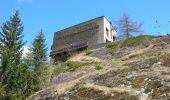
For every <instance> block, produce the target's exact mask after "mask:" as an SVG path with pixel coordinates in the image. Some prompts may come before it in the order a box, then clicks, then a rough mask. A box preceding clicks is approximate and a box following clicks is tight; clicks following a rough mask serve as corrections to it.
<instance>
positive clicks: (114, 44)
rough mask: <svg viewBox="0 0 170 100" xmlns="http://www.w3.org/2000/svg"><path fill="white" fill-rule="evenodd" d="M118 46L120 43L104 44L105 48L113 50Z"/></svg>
mask: <svg viewBox="0 0 170 100" xmlns="http://www.w3.org/2000/svg"><path fill="white" fill-rule="evenodd" d="M119 45H120V42H112V43H109V44H106V48H111V49H114V48H117V47H119Z"/></svg>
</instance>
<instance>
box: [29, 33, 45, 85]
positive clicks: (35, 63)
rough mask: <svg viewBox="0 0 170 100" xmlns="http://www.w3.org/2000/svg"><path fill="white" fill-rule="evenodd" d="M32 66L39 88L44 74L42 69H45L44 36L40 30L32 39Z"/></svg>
mask: <svg viewBox="0 0 170 100" xmlns="http://www.w3.org/2000/svg"><path fill="white" fill-rule="evenodd" d="M31 56H32V67H33V69H34V72H35V75H36V80H37V84H39V87H40V88H41V86H40V85H41V80H43V79H42V77H43V75H44V73H45V72H44V70H46V69H47V63H46V60H47V48H46V44H45V37H44V34H43V32H42V31H40V32H39V33H38V35H37V36H36V38H35V39H34V41H33V43H32V47H31Z"/></svg>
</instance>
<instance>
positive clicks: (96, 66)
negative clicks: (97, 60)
mask: <svg viewBox="0 0 170 100" xmlns="http://www.w3.org/2000/svg"><path fill="white" fill-rule="evenodd" d="M95 69H96V70H100V69H103V67H102V66H101V65H100V64H96V65H95Z"/></svg>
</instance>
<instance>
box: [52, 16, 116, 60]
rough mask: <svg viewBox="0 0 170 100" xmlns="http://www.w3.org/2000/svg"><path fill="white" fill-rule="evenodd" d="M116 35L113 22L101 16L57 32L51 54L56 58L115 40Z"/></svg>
mask: <svg viewBox="0 0 170 100" xmlns="http://www.w3.org/2000/svg"><path fill="white" fill-rule="evenodd" d="M115 36H116V32H115V30H114V28H113V26H112V24H111V23H110V22H109V21H108V20H107V19H106V18H105V17H104V16H101V17H98V18H95V19H92V20H89V21H86V22H83V23H80V24H78V25H75V26H72V27H69V28H66V29H63V30H61V31H58V32H55V34H54V39H53V46H52V52H51V54H50V56H51V57H53V58H55V57H56V56H57V55H61V54H63V53H67V52H71V51H74V50H79V49H85V48H93V47H94V46H95V45H99V44H102V43H106V42H108V41H110V42H113V41H114V39H115Z"/></svg>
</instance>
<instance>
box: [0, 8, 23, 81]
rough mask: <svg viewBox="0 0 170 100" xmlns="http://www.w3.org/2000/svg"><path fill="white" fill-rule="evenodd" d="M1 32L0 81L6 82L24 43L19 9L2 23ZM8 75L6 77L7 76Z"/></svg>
mask: <svg viewBox="0 0 170 100" xmlns="http://www.w3.org/2000/svg"><path fill="white" fill-rule="evenodd" d="M1 29H2V32H0V43H1V45H0V48H1V49H0V55H1V61H2V62H1V63H2V64H1V67H0V77H1V81H2V80H3V82H7V81H8V80H7V79H10V77H9V76H10V73H12V71H13V69H15V67H16V66H17V65H19V63H20V60H21V56H22V47H23V45H24V44H25V43H26V42H24V41H23V36H24V35H23V29H24V27H23V25H22V22H21V19H20V16H19V11H16V13H15V14H14V15H13V16H12V17H10V20H9V21H6V22H5V23H3V25H2V27H1ZM7 76H8V77H7Z"/></svg>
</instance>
